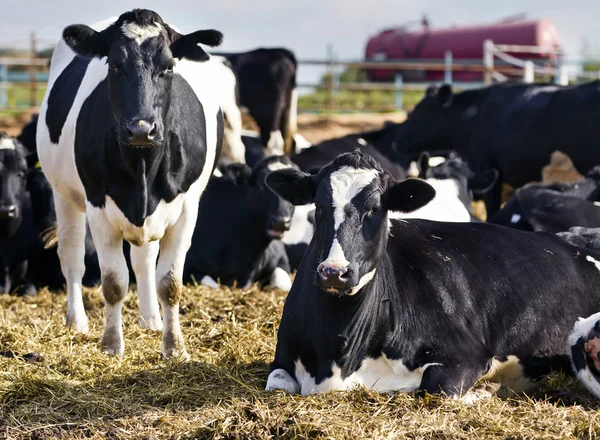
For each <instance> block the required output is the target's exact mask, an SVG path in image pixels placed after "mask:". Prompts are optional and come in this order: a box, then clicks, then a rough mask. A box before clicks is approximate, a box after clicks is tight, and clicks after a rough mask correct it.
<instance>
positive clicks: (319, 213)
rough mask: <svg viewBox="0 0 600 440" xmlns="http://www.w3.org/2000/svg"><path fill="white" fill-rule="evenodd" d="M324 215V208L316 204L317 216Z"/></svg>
mask: <svg viewBox="0 0 600 440" xmlns="http://www.w3.org/2000/svg"><path fill="white" fill-rule="evenodd" d="M322 213H323V207H322V206H321V205H319V204H315V214H317V215H321V214H322Z"/></svg>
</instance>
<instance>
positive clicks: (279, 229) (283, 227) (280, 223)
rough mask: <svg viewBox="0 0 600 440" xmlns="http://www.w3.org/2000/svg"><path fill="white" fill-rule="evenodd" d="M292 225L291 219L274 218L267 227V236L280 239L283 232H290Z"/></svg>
mask: <svg viewBox="0 0 600 440" xmlns="http://www.w3.org/2000/svg"><path fill="white" fill-rule="evenodd" d="M291 225H292V218H291V217H285V218H274V219H272V220H271V222H270V226H269V235H271V236H272V237H280V236H282V235H283V233H284V232H286V231H289V230H290V226H291Z"/></svg>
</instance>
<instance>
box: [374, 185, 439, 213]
mask: <svg viewBox="0 0 600 440" xmlns="http://www.w3.org/2000/svg"><path fill="white" fill-rule="evenodd" d="M434 197H435V189H433V186H431V185H430V184H428V183H427V182H425V181H424V180H420V179H406V180H403V181H402V182H398V183H396V184H394V185H393V186H392V187H390V188H389V189H388V190H387V191H386V192H385V194H384V200H385V206H386V208H387V210H388V211H399V212H412V211H416V210H417V209H419V208H422V207H423V206H425V205H427V204H428V203H429V202H431V201H432V200H433V198H434Z"/></svg>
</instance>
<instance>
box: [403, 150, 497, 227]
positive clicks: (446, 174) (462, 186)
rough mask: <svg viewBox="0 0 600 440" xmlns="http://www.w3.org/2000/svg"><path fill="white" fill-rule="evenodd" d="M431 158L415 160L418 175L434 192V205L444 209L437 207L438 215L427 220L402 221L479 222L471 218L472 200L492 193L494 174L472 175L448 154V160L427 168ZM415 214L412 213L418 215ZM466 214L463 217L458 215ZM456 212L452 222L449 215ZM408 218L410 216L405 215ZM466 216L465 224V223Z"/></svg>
mask: <svg viewBox="0 0 600 440" xmlns="http://www.w3.org/2000/svg"><path fill="white" fill-rule="evenodd" d="M430 163H431V157H430V155H429V153H428V152H424V153H422V154H421V157H420V158H419V175H418V177H420V178H421V179H424V180H425V181H426V182H427V183H429V184H430V185H431V186H433V187H434V188H435V191H436V197H435V199H434V201H436V200H438V199H439V200H440V202H444V203H445V205H446V207H444V205H440V209H441V211H440V212H439V214H437V215H435V216H432V217H431V218H429V217H405V218H429V219H430V220H438V221H443V220H446V221H479V219H478V218H477V217H476V216H475V215H474V214H473V200H480V199H481V197H482V196H484V195H485V194H486V193H487V192H488V191H489V190H491V189H492V187H493V186H494V184H495V183H496V180H497V179H498V171H496V170H485V171H480V172H478V173H474V172H473V171H472V170H471V167H469V164H468V163H467V162H465V161H464V160H463V159H462V158H461V157H460V156H459V155H457V154H451V153H450V154H448V158H444V161H443V162H441V163H440V164H439V165H436V166H430ZM433 205H435V203H434V202H431V203H428V204H427V205H426V206H425V208H424V209H428V208H429V207H430V206H433ZM419 211H421V210H417V211H415V212H419ZM461 211H462V212H465V211H466V213H467V214H466V215H465V214H459V213H461ZM451 212H456V213H457V215H456V220H454V219H453V217H452V216H450V215H449V214H450V213H451ZM409 215H410V214H409ZM467 216H468V220H467Z"/></svg>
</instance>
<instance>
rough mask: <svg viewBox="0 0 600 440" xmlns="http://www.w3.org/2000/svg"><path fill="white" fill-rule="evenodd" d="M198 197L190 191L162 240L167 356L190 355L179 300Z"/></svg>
mask: <svg viewBox="0 0 600 440" xmlns="http://www.w3.org/2000/svg"><path fill="white" fill-rule="evenodd" d="M198 198H199V196H198V197H192V196H191V194H189V193H188V199H187V200H186V202H185V206H184V209H183V212H182V214H181V217H180V218H179V220H178V221H177V223H176V224H175V225H174V226H173V227H172V228H171V229H170V230H169V231H168V232H167V233H166V234H165V236H164V237H163V238H162V240H161V241H160V254H159V257H158V268H157V271H156V282H157V290H158V300H159V301H160V305H161V308H162V316H163V324H164V329H163V339H162V354H163V356H164V357H166V358H169V357H177V356H179V357H181V358H182V359H185V360H187V359H189V356H188V354H187V351H186V350H185V344H184V342H183V335H182V334H181V328H180V326H179V300H180V298H181V289H182V280H183V266H184V263H185V257H186V254H187V251H188V249H189V248H190V245H191V244H192V235H193V234H194V228H195V226H196V219H197V217H198Z"/></svg>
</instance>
